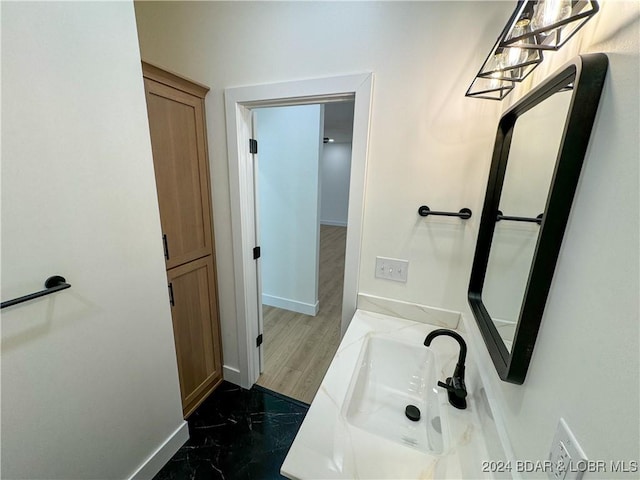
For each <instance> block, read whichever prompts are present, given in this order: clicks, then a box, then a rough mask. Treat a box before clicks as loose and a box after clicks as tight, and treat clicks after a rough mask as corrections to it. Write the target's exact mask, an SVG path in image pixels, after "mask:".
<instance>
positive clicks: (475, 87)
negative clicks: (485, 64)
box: [465, 77, 514, 100]
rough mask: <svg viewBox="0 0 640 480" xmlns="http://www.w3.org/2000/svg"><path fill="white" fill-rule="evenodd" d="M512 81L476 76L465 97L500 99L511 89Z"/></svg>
mask: <svg viewBox="0 0 640 480" xmlns="http://www.w3.org/2000/svg"><path fill="white" fill-rule="evenodd" d="M513 86H514V83H513V82H510V81H506V80H501V79H499V78H491V77H489V78H484V77H476V78H475V80H474V81H473V83H472V84H471V86H470V87H469V89H468V90H467V93H466V94H465V96H466V97H474V98H486V99H489V100H502V99H503V98H504V97H506V96H507V95H508V94H509V93H510V92H511V90H513Z"/></svg>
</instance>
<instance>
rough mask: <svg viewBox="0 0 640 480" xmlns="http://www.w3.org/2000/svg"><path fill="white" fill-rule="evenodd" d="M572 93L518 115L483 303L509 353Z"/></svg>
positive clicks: (488, 265)
mask: <svg viewBox="0 0 640 480" xmlns="http://www.w3.org/2000/svg"><path fill="white" fill-rule="evenodd" d="M571 97H572V92H571V91H570V90H564V91H562V90H561V91H559V92H557V93H555V94H554V95H552V96H551V97H549V98H547V99H546V100H545V101H543V102H542V103H540V104H538V105H536V106H535V107H533V108H532V109H530V110H528V111H527V112H525V113H524V114H523V115H522V116H520V117H518V119H517V122H516V124H515V126H514V130H513V136H512V139H511V146H510V150H509V157H508V161H507V167H506V172H505V177H504V183H503V186H502V193H501V195H500V203H499V211H498V212H496V225H495V230H494V234H493V239H492V242H491V251H490V254H489V262H488V264H487V272H486V277H485V283H484V288H483V290H482V301H483V303H484V305H485V307H486V309H487V311H488V312H489V314H490V315H491V319H492V320H493V323H494V325H495V326H496V329H497V331H498V332H499V333H500V336H501V337H502V339H503V341H504V343H505V345H506V347H507V349H508V350H509V351H510V350H511V343H512V341H513V338H514V334H515V329H516V326H517V322H518V318H519V317H520V310H521V308H522V302H523V299H524V294H525V290H526V286H527V281H528V278H529V272H530V270H531V266H532V261H533V258H534V254H535V249H536V244H537V241H538V236H539V233H540V224H539V222H540V218H537V217H540V215H542V216H544V208H545V204H546V201H547V196H548V193H549V188H550V185H551V181H552V177H553V172H554V169H555V165H556V158H557V156H558V151H559V149H560V142H561V140H562V134H563V131H564V126H565V122H566V119H567V115H568V112H569V106H570V103H571Z"/></svg>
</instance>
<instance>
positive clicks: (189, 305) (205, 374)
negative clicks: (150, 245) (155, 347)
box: [167, 256, 222, 416]
mask: <svg viewBox="0 0 640 480" xmlns="http://www.w3.org/2000/svg"><path fill="white" fill-rule="evenodd" d="M167 277H168V280H169V289H170V294H171V300H172V306H171V311H172V317H173V334H174V337H175V344H176V355H177V357H178V374H179V376H180V390H181V393H182V406H183V413H184V415H185V416H187V415H189V414H190V413H191V412H192V411H193V410H194V409H195V408H196V407H197V406H198V405H199V404H200V402H201V400H202V399H204V398H205V397H206V396H207V395H208V394H209V393H210V392H211V391H212V390H213V389H214V388H215V387H216V386H217V385H218V383H220V382H221V381H222V355H221V351H220V331H219V321H218V318H217V317H218V305H217V301H218V299H217V297H216V285H215V270H214V263H213V257H212V256H207V257H205V258H200V259H198V260H195V261H193V262H189V263H188V264H185V265H181V266H179V267H176V268H173V269H171V270H169V271H167Z"/></svg>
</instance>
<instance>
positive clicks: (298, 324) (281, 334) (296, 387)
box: [257, 225, 347, 403]
mask: <svg viewBox="0 0 640 480" xmlns="http://www.w3.org/2000/svg"><path fill="white" fill-rule="evenodd" d="M346 238H347V229H346V227H334V226H328V225H322V226H321V228H320V272H319V289H318V296H319V301H320V310H319V312H318V315H316V316H315V317H312V316H310V315H304V314H301V313H296V312H290V311H288V310H282V309H280V308H275V307H269V306H266V305H264V306H263V314H264V331H263V337H264V347H263V348H264V368H263V372H262V375H261V376H260V378H259V379H258V382H257V383H258V385H261V386H263V387H265V388H268V389H270V390H274V391H276V392H278V393H281V394H283V395H287V396H289V397H292V398H295V399H296V400H301V401H303V402H305V403H311V400H313V397H314V396H315V394H316V392H317V391H318V387H320V383H322V379H323V377H324V374H325V373H326V371H327V368H328V367H329V364H330V363H331V359H332V358H333V356H334V354H335V353H336V350H337V349H338V345H339V343H340V318H341V311H342V285H343V277H344V251H345V245H346Z"/></svg>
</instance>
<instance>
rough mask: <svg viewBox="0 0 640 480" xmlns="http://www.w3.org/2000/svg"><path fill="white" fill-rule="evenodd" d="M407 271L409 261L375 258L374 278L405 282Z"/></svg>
mask: <svg viewBox="0 0 640 480" xmlns="http://www.w3.org/2000/svg"><path fill="white" fill-rule="evenodd" d="M408 270H409V260H399V259H397V258H386V257H376V278H384V279H387V280H393V281H396V282H406V281H407V272H408Z"/></svg>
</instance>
